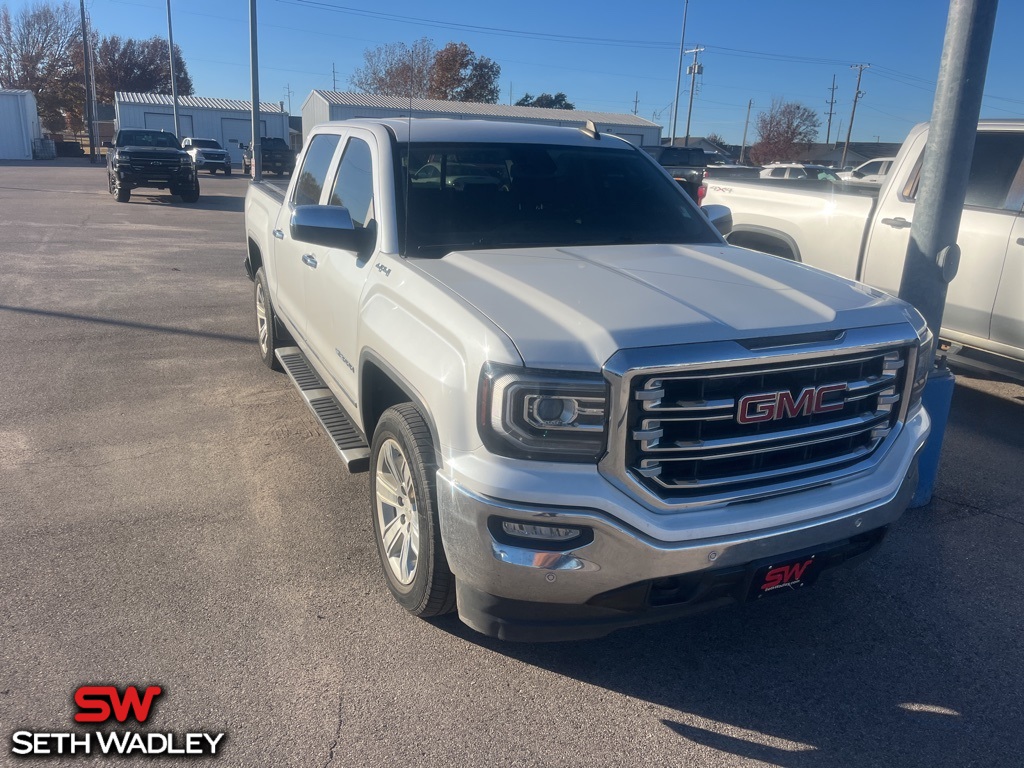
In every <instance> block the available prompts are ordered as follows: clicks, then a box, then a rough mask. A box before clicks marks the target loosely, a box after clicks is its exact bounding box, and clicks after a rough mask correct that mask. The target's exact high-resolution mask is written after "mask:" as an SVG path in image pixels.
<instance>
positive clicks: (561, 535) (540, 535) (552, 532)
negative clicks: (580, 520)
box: [501, 520, 583, 541]
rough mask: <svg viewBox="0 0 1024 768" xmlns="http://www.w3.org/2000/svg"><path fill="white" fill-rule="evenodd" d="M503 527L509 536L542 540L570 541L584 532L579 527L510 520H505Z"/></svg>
mask: <svg viewBox="0 0 1024 768" xmlns="http://www.w3.org/2000/svg"><path fill="white" fill-rule="evenodd" d="M501 529H502V530H503V531H504V532H505V533H507V534H508V535H509V536H515V537H517V538H521V539H539V540H541V541H568V540H570V539H575V538H577V537H578V536H580V535H581V534H582V533H583V531H581V530H580V529H579V528H562V527H559V526H554V525H533V524H531V523H514V522H512V521H510V520H505V521H503V522H502V524H501Z"/></svg>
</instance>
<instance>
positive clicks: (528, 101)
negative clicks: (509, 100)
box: [516, 91, 576, 109]
mask: <svg viewBox="0 0 1024 768" xmlns="http://www.w3.org/2000/svg"><path fill="white" fill-rule="evenodd" d="M516 106H517V107H543V108H547V109H576V105H575V104H573V103H572V102H571V101H569V97H568V96H566V95H565V94H564V93H562V92H561V91H559V92H558V93H556V94H554V95H553V96H552V95H551V94H550V93H542V94H541V95H540V96H531V95H530V94H529V93H524V94H523V98H521V99H520V100H519V101H517V102H516Z"/></svg>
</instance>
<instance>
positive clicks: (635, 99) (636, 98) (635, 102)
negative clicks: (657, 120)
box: [633, 91, 640, 115]
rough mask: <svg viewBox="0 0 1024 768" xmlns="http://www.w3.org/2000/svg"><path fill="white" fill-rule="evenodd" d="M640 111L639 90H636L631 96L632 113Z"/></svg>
mask: <svg viewBox="0 0 1024 768" xmlns="http://www.w3.org/2000/svg"><path fill="white" fill-rule="evenodd" d="M639 111H640V91H637V92H636V96H634V97H633V114H634V115H635V114H636V113H637V112H639Z"/></svg>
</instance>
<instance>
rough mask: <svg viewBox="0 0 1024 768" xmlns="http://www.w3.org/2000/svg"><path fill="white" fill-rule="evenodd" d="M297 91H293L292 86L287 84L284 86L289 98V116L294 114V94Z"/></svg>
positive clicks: (285, 93)
mask: <svg viewBox="0 0 1024 768" xmlns="http://www.w3.org/2000/svg"><path fill="white" fill-rule="evenodd" d="M293 93H295V91H293V90H292V84H291V83H286V84H285V86H284V95H285V96H287V97H288V114H289V115H290V114H291V113H292V94H293Z"/></svg>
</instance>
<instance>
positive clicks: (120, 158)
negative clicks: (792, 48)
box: [117, 152, 132, 164]
mask: <svg viewBox="0 0 1024 768" xmlns="http://www.w3.org/2000/svg"><path fill="white" fill-rule="evenodd" d="M131 161H132V156H131V155H129V154H128V153H127V152H118V153H117V162H119V163H126V164H127V163H130V162H131Z"/></svg>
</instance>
